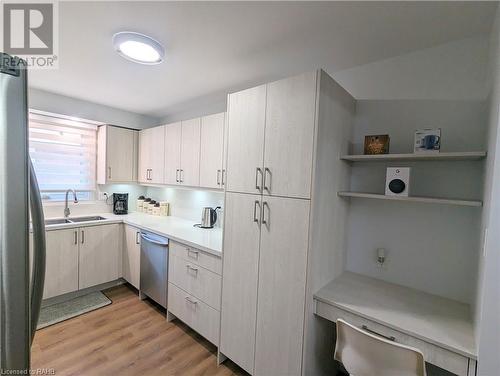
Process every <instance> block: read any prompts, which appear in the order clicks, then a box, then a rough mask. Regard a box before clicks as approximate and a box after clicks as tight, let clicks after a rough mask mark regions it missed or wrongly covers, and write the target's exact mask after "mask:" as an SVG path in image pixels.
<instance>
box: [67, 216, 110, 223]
mask: <svg viewBox="0 0 500 376" xmlns="http://www.w3.org/2000/svg"><path fill="white" fill-rule="evenodd" d="M104 219H106V218H104V217H101V216H99V215H95V216H90V217H77V218H70V219H69V221H70V223H80V222H90V221H102V220H104Z"/></svg>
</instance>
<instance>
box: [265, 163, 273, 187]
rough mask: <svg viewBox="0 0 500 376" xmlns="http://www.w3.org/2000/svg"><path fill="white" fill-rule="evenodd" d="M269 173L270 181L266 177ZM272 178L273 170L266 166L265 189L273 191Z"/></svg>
mask: <svg viewBox="0 0 500 376" xmlns="http://www.w3.org/2000/svg"><path fill="white" fill-rule="evenodd" d="M267 173H269V181H268V180H267V179H266V178H267ZM271 178H272V175H271V170H270V169H269V168H267V167H265V168H264V189H265V190H266V191H267V192H269V193H271ZM268 183H269V184H268Z"/></svg>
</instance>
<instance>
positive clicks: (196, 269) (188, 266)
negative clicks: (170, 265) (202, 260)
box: [186, 265, 198, 275]
mask: <svg viewBox="0 0 500 376" xmlns="http://www.w3.org/2000/svg"><path fill="white" fill-rule="evenodd" d="M186 269H187V271H188V272H189V271H190V270H191V271H193V272H195V274H196V275H198V268H193V267H192V266H191V265H186Z"/></svg>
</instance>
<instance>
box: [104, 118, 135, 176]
mask: <svg viewBox="0 0 500 376" xmlns="http://www.w3.org/2000/svg"><path fill="white" fill-rule="evenodd" d="M138 140H139V132H138V131H136V130H133V129H127V128H121V127H115V126H110V125H103V126H101V127H99V129H98V132H97V183H98V184H112V183H130V182H136V181H137V158H138V157H137V155H138V148H139V144H138Z"/></svg>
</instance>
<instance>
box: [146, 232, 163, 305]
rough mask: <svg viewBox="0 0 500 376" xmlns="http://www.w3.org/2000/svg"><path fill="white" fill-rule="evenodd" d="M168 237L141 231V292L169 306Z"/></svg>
mask: <svg viewBox="0 0 500 376" xmlns="http://www.w3.org/2000/svg"><path fill="white" fill-rule="evenodd" d="M167 274H168V239H167V238H164V237H162V236H159V235H156V234H153V233H150V232H145V231H141V277H140V283H141V284H140V286H141V287H140V289H141V294H144V295H146V296H148V297H149V298H151V299H153V300H154V301H155V302H156V303H158V304H160V305H161V306H162V307H164V308H167V283H168V279H167Z"/></svg>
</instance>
